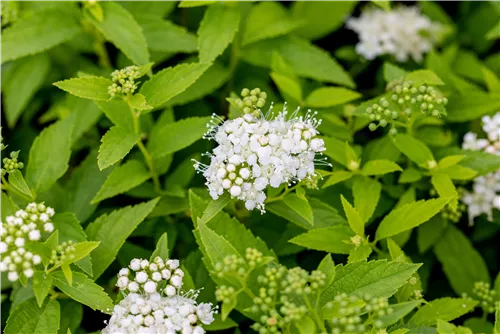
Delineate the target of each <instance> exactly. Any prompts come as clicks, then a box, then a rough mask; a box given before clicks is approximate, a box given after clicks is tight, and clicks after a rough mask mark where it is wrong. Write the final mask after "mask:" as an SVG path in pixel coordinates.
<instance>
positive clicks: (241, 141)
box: [194, 90, 329, 212]
mask: <svg viewBox="0 0 500 334" xmlns="http://www.w3.org/2000/svg"><path fill="white" fill-rule="evenodd" d="M253 91H254V92H255V91H256V90H253ZM259 94H262V92H259ZM252 96H255V95H252ZM261 101H262V100H261ZM257 102H258V101H257ZM242 103H243V102H242ZM259 113H260V110H259ZM297 113H298V110H297V111H296V112H295V113H294V114H293V115H292V117H291V118H290V119H287V111H286V107H285V109H284V110H283V111H282V112H280V113H279V114H278V116H277V117H276V118H274V119H269V120H268V119H267V117H268V116H269V113H268V115H266V116H265V117H264V116H263V115H262V116H261V117H259V118H257V117H255V116H254V115H253V114H245V115H243V117H239V118H236V119H234V120H228V121H226V122H224V121H223V120H222V118H220V117H219V116H217V115H214V117H213V119H212V121H211V123H210V124H208V125H207V127H208V128H209V131H208V132H207V134H206V135H205V137H204V138H209V139H214V140H215V141H216V142H217V144H218V146H217V147H216V148H215V149H214V150H213V152H212V153H208V154H207V155H209V156H210V157H211V162H210V165H205V164H202V163H200V162H198V161H195V164H194V167H195V169H196V170H197V171H198V172H201V173H203V175H204V176H205V178H206V179H207V182H206V185H207V186H208V190H209V192H210V195H211V197H212V198H213V199H214V200H216V199H217V198H219V196H221V195H222V194H223V193H224V192H228V193H229V194H230V195H231V197H232V198H237V199H240V200H242V201H244V202H245V207H246V208H247V209H248V210H253V209H254V208H257V209H259V210H260V211H261V212H264V211H265V210H264V207H265V205H264V202H265V200H266V193H265V192H264V191H265V189H266V188H267V186H268V185H270V186H271V187H273V188H278V187H280V186H281V185H283V184H288V185H292V184H293V183H297V182H300V181H302V180H304V179H307V178H311V177H316V174H317V171H316V170H315V163H318V164H324V165H329V164H328V163H326V162H325V160H324V159H315V157H316V154H317V153H319V154H321V152H322V151H324V150H325V147H324V141H323V140H322V139H320V138H318V134H319V132H318V130H317V127H318V126H319V125H320V124H321V121H318V120H317V119H316V118H314V116H315V115H316V113H310V112H308V113H307V114H306V116H305V117H303V116H297ZM221 123H222V124H221Z"/></svg>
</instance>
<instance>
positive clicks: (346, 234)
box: [288, 225, 354, 254]
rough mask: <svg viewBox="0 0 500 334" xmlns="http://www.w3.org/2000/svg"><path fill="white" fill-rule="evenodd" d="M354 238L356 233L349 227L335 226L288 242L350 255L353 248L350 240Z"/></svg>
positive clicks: (316, 230) (316, 229) (315, 230)
mask: <svg viewBox="0 0 500 334" xmlns="http://www.w3.org/2000/svg"><path fill="white" fill-rule="evenodd" d="M353 236H354V233H353V232H352V230H351V229H350V228H349V227H347V226H345V225H335V226H330V227H323V228H315V229H312V230H309V231H308V232H306V233H303V234H300V235H298V236H296V237H295V238H293V239H290V240H288V242H291V243H294V244H296V245H300V246H304V247H307V248H309V249H316V250H322V251H325V252H330V253H334V254H349V252H350V251H351V249H352V247H353V246H352V244H350V238H351V237H353Z"/></svg>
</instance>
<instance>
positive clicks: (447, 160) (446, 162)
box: [438, 155, 465, 169]
mask: <svg viewBox="0 0 500 334" xmlns="http://www.w3.org/2000/svg"><path fill="white" fill-rule="evenodd" d="M464 158H465V155H448V156H446V157H444V158H442V159H441V160H439V162H438V167H439V168H443V169H444V168H448V167H450V166H454V165H456V164H458V163H459V162H460V161H462V160H463V159H464Z"/></svg>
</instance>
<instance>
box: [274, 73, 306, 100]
mask: <svg viewBox="0 0 500 334" xmlns="http://www.w3.org/2000/svg"><path fill="white" fill-rule="evenodd" d="M270 75H271V78H272V79H273V81H274V83H275V84H276V86H278V88H279V90H280V92H282V93H284V94H287V95H289V96H290V97H292V98H293V99H294V100H295V101H297V102H298V103H301V102H302V87H301V86H300V82H298V81H297V80H294V79H293V78H291V77H290V76H287V75H284V74H281V73H277V72H271V73H270Z"/></svg>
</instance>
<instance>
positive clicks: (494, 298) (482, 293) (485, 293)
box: [472, 282, 500, 313]
mask: <svg viewBox="0 0 500 334" xmlns="http://www.w3.org/2000/svg"><path fill="white" fill-rule="evenodd" d="M472 292H473V294H474V295H475V296H476V297H478V299H479V300H480V301H481V303H480V304H479V305H480V306H481V307H482V308H483V309H484V310H485V311H486V312H488V313H494V312H495V305H496V303H497V302H498V301H500V298H499V296H498V295H497V292H496V291H495V290H492V289H491V286H490V283H487V282H475V283H474V288H473V290H472Z"/></svg>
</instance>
